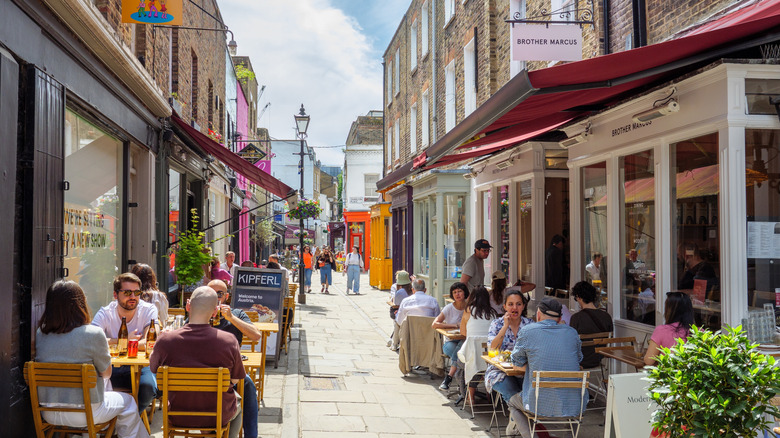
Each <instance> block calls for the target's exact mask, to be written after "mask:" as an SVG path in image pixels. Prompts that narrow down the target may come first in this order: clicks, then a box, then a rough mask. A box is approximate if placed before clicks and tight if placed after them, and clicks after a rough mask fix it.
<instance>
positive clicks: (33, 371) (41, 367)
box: [24, 361, 116, 438]
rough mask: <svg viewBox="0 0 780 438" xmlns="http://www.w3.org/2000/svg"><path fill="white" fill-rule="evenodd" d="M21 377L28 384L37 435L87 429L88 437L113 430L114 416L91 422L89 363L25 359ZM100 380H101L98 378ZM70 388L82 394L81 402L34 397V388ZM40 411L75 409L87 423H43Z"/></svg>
mask: <svg viewBox="0 0 780 438" xmlns="http://www.w3.org/2000/svg"><path fill="white" fill-rule="evenodd" d="M24 380H26V381H27V384H28V385H29V386H30V403H31V405H32V413H33V420H34V421H35V433H36V436H37V437H38V438H44V437H45V438H51V437H52V436H53V435H54V434H55V433H63V434H71V433H76V434H81V433H84V432H86V433H88V434H89V436H90V438H95V437H96V436H97V435H98V434H100V435H103V436H105V437H107V438H109V437H111V435H113V434H114V427H115V426H116V417H114V418H112V419H111V420H110V421H107V422H104V423H100V424H95V422H94V418H93V417H92V399H91V398H90V396H89V390H90V388H94V387H95V385H97V382H98V379H97V371H95V366H94V365H92V364H86V363H85V364H64V363H42V362H32V361H30V362H26V363H25V364H24ZM101 384H102V382H101ZM45 387H48V388H74V389H81V393H82V396H83V397H84V405H83V406H80V407H77V406H58V407H48V406H42V405H41V403H40V400H39V399H38V388H45ZM42 412H77V413H82V414H83V415H84V416H85V417H86V423H87V425H86V426H84V427H69V426H60V425H56V424H49V423H47V422H46V421H45V420H44V419H43V416H42Z"/></svg>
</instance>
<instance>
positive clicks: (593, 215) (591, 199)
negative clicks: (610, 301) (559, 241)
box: [581, 162, 608, 293]
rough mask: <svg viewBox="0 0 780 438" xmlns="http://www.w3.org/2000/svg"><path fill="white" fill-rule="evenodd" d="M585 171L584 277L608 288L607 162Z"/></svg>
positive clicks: (583, 193) (603, 288) (603, 290)
mask: <svg viewBox="0 0 780 438" xmlns="http://www.w3.org/2000/svg"><path fill="white" fill-rule="evenodd" d="M581 173H582V200H583V201H582V204H583V212H582V227H583V232H582V236H583V239H584V241H583V245H582V249H583V253H582V256H583V260H582V262H583V263H582V266H584V269H583V272H582V278H583V279H585V280H587V281H590V282H591V283H593V285H594V286H596V287H597V288H600V289H601V291H602V293H605V292H606V291H607V263H606V262H607V210H608V208H607V164H606V163H605V162H601V163H596V164H591V165H590V166H585V167H583V168H582V170H581Z"/></svg>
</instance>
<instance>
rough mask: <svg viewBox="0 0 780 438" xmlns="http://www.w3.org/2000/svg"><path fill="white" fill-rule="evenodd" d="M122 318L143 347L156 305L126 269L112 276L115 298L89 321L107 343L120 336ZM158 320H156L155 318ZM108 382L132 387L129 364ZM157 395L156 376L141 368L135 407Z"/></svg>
mask: <svg viewBox="0 0 780 438" xmlns="http://www.w3.org/2000/svg"><path fill="white" fill-rule="evenodd" d="M123 317H124V318H125V323H126V324H127V332H128V335H129V339H137V340H138V350H139V351H143V350H144V349H145V347H146V331H147V330H148V329H149V326H150V325H151V322H152V320H157V307H155V306H154V304H149V303H147V302H146V301H144V300H142V299H141V280H140V279H139V278H138V277H137V276H136V275H135V274H133V273H130V272H126V273H124V274H121V275H119V276H118V277H117V278H116V279H114V301H112V302H110V303H109V304H108V305H107V306H103V307H101V308H100V310H98V311H97V313H96V314H95V317H94V318H92V325H94V326H98V327H100V328H101V329H103V332H104V333H105V334H106V338H108V342H109V343H115V342H116V341H117V337H119V328H120V327H121V326H122V318H123ZM158 322H159V321H158ZM111 384H112V386H113V387H115V388H127V389H130V388H131V387H132V385H131V382H130V367H129V366H123V367H119V368H114V369H113V371H112V373H111ZM156 395H157V379H156V378H155V377H154V374H152V372H151V371H149V367H144V368H142V369H141V379H140V385H139V386H138V411H139V412H142V411H143V410H144V409H146V408H147V407H148V406H149V405H150V404H152V400H154V397H155V396H156Z"/></svg>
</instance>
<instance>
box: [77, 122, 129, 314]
mask: <svg viewBox="0 0 780 438" xmlns="http://www.w3.org/2000/svg"><path fill="white" fill-rule="evenodd" d="M122 150H123V146H122V143H121V142H120V141H119V140H117V139H116V138H114V137H112V136H110V135H109V134H108V133H106V132H105V131H103V130H101V129H100V128H98V127H97V126H96V125H94V124H92V123H91V122H89V121H87V120H86V119H84V118H82V117H81V116H79V115H77V114H76V113H74V112H72V111H66V113H65V180H66V181H68V182H69V184H70V188H69V190H66V191H65V215H64V216H65V220H64V233H65V238H66V240H67V241H66V245H67V246H68V248H67V250H66V251H65V252H66V254H67V256H66V257H65V262H64V266H65V268H67V272H68V277H67V279H68V280H73V281H76V282H78V283H79V284H80V285H81V287H82V289H84V292H85V293H86V294H87V302H88V304H89V306H90V308H92V309H99V308H100V307H102V306H105V305H106V304H108V303H109V302H111V300H113V287H112V282H113V280H114V277H115V276H116V274H117V272H119V271H120V266H121V260H122V251H123V242H122V239H121V235H122V221H123V220H124V217H123V216H122V206H121V201H122V190H123V189H122V187H121V185H120V181H122V174H123V160H122Z"/></svg>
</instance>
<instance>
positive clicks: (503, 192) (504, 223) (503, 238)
mask: <svg viewBox="0 0 780 438" xmlns="http://www.w3.org/2000/svg"><path fill="white" fill-rule="evenodd" d="M510 204H511V203H510V202H509V186H508V185H506V186H499V187H498V221H496V225H497V226H498V230H497V235H498V242H497V243H495V244H493V247H494V248H495V249H494V251H496V253H497V256H498V262H499V266H500V267H499V269H500V270H501V271H503V272H504V275H506V276H507V278H509V264H510V261H509V259H510V253H509V250H510V239H509V211H510V208H511V207H510ZM490 274H492V272H491V273H490ZM487 275H488V272H487V271H485V276H486V277H487Z"/></svg>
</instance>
